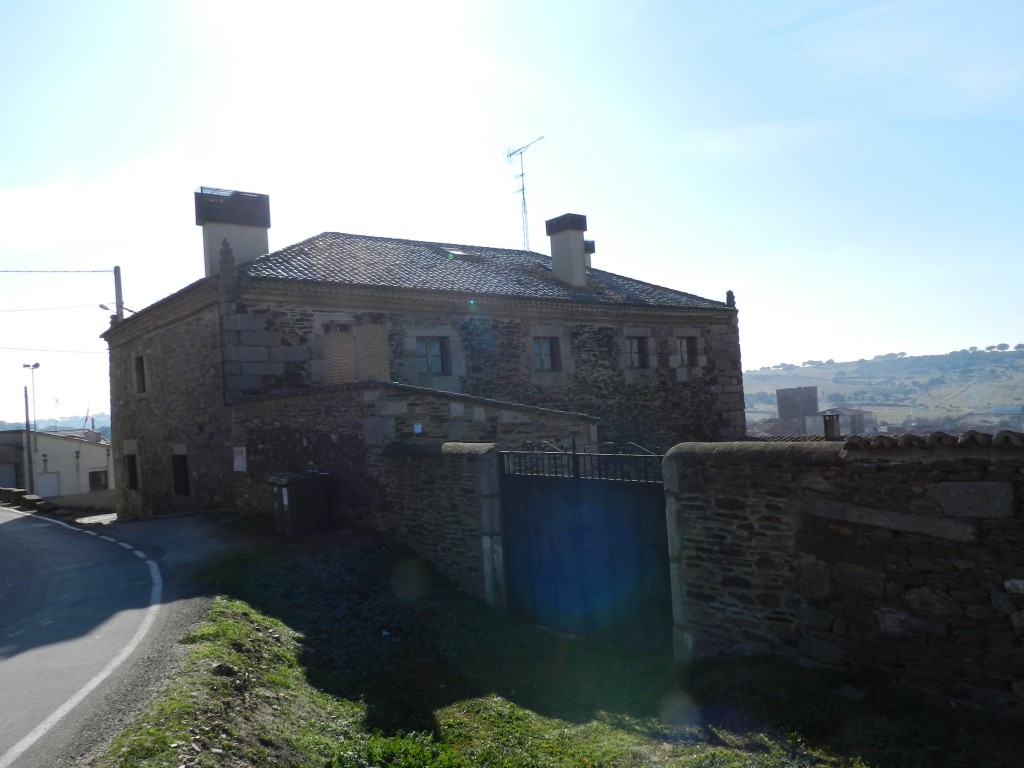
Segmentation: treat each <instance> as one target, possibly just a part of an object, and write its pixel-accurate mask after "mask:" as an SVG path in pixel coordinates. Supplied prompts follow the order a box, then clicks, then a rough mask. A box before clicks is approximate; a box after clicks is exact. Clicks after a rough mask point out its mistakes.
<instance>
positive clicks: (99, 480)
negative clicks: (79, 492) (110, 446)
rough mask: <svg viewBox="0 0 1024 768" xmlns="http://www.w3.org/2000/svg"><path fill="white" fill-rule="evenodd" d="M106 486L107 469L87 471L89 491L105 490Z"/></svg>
mask: <svg viewBox="0 0 1024 768" xmlns="http://www.w3.org/2000/svg"><path fill="white" fill-rule="evenodd" d="M107 488H108V485H107V470H105V469H97V470H95V471H93V472H90V473H89V490H90V491H105V490H107Z"/></svg>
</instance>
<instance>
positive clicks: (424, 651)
mask: <svg viewBox="0 0 1024 768" xmlns="http://www.w3.org/2000/svg"><path fill="white" fill-rule="evenodd" d="M206 576H207V578H208V579H209V580H210V581H211V582H212V583H213V584H215V585H216V588H217V590H218V592H219V593H220V594H221V596H220V597H218V598H217V599H216V600H215V601H214V604H213V608H212V610H211V613H210V618H209V621H208V622H207V623H206V624H204V625H203V626H202V627H200V628H199V629H197V630H196V631H194V632H193V633H191V634H190V635H189V636H187V637H186V638H184V640H183V643H185V644H186V645H187V646H188V648H189V655H188V660H187V662H186V663H185V665H184V668H183V669H182V671H181V674H180V675H178V676H176V678H175V680H174V681H173V682H172V684H171V685H170V687H169V689H168V691H167V692H166V694H165V695H164V696H163V697H162V698H161V700H160V701H159V702H157V703H156V704H155V705H153V706H152V707H151V708H150V709H149V710H148V711H147V712H146V713H144V714H143V715H142V716H141V717H140V718H139V720H138V722H137V723H136V724H134V725H133V726H132V727H130V728H129V729H128V730H127V731H125V733H123V734H122V735H121V736H120V737H119V738H118V739H117V740H116V741H115V742H114V744H113V745H112V746H111V748H110V750H109V751H108V752H107V754H106V755H105V756H104V757H103V758H102V759H100V760H99V761H98V762H96V763H94V765H96V766H99V767H100V768H115V767H116V768H128V767H129V766H131V767H132V768H136V767H137V766H147V767H148V766H152V767H154V768H164V766H167V767H169V768H182V767H183V766H184V767H188V768H193V767H199V766H265V765H278V766H293V767H294V768H300V767H301V768H304V767H305V766H310V767H311V768H312V767H313V766H315V767H316V768H324V767H325V766H329V767H331V768H355V767H360V768H370V767H371V766H373V767H377V766H381V767H384V766H388V767H390V766H394V767H397V768H405V767H408V768H412V767H414V766H415V767H416V768H420V767H421V766H428V767H430V766H432V767H434V768H463V767H466V768H468V767H469V766H494V768H533V767H537V768H541V767H543V768H547V767H548V766H554V767H555V768H558V767H560V766H565V767H566V768H568V767H569V766H573V767H574V768H580V767H591V768H596V767H598V766H601V767H604V768H612V767H622V768H634V767H635V768H641V767H642V766H656V765H664V766H685V767H686V768H697V767H702V768H733V767H735V768H747V767H749V768H797V767H803V766H846V767H849V768H856V767H858V766H860V767H864V766H876V767H877V768H883V767H884V766H900V767H901V768H902V767H903V766H918V765H920V766H925V765H927V766H961V765H988V766H1000V765H1014V764H1016V762H1014V761H1016V760H1017V759H1018V749H1017V745H1018V744H1019V739H1016V738H1014V737H1015V734H1014V733H1013V732H1012V730H1011V729H1010V728H1009V727H1003V726H1001V725H1000V724H999V723H998V722H993V721H991V720H985V719H983V718H980V717H975V716H974V715H973V714H971V713H966V712H962V711H955V712H950V711H948V710H944V709H941V708H938V707H935V706H932V705H929V704H927V703H925V702H921V701H918V700H916V699H913V698H911V697H909V695H908V694H906V693H905V692H903V691H899V690H897V689H894V688H892V687H891V686H889V685H887V684H886V683H885V681H863V680H858V681H850V680H847V679H845V678H843V677H840V676H837V675H831V674H826V673H823V672H821V671H810V670H804V669H800V668H798V667H795V666H793V665H790V664H784V663H782V662H778V661H773V660H747V661H744V662H742V663H740V662H729V663H720V664H707V665H700V666H696V667H693V668H690V669H687V670H680V669H679V668H677V667H676V666H674V665H673V664H672V663H671V662H670V661H669V660H667V659H664V658H657V657H650V656H638V655H631V654H626V653H623V652H622V651H620V650H619V649H617V648H614V647H612V646H610V645H606V644H603V643H599V642H592V641H584V640H578V639H572V638H567V637H564V636H561V635H558V634H555V633H551V632H548V631H545V630H543V629H540V628H538V627H535V626H533V625H530V624H527V623H526V622H523V621H520V620H518V619H516V618H515V617H511V616H506V615H501V614H498V613H495V612H493V611H491V610H489V609H488V608H486V606H484V605H482V604H481V603H480V602H479V601H477V600H475V599H473V598H471V597H468V596H466V595H465V594H462V593H460V592H458V591H457V590H455V589H453V588H452V587H451V585H450V584H449V583H447V582H446V581H445V580H443V579H440V578H438V577H437V576H436V574H435V573H434V572H433V571H431V570H430V569H429V568H427V567H426V566H425V565H424V564H423V563H422V562H421V561H419V560H418V559H416V558H414V557H412V556H410V555H409V553H408V552H407V551H406V550H404V549H403V548H401V547H398V546H396V545H394V544H392V543H390V542H387V541H384V540H382V539H379V538H377V537H372V536H369V535H364V534H359V533H355V532H352V531H342V532H337V533H334V534H331V535H329V536H325V537H322V538H317V539H315V540H313V539H309V540H302V541H296V542H289V543H287V544H285V545H282V546H276V547H274V548H273V549H272V550H269V549H268V550H266V551H258V552H251V553H248V554H246V555H243V556H235V557H231V558H228V559H225V560H222V561H220V562H219V563H218V564H217V565H216V566H215V567H213V568H212V569H210V570H209V572H208V573H207V574H206ZM854 685H855V686H857V687H856V688H852V687H851V686H854ZM844 686H845V688H844ZM851 691H852V692H853V694H855V695H851V693H850V692H851ZM844 693H845V694H846V695H845V696H844V695H843V694H844ZM852 699H856V700H852Z"/></svg>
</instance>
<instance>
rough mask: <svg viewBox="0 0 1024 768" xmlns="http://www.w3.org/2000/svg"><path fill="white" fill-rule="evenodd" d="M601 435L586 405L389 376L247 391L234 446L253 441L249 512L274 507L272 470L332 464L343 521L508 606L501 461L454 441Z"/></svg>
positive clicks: (244, 492) (239, 488) (243, 497)
mask: <svg viewBox="0 0 1024 768" xmlns="http://www.w3.org/2000/svg"><path fill="white" fill-rule="evenodd" d="M417 427H418V431H417ZM593 432H594V420H593V419H590V418H587V417H582V416H579V415H577V414H568V413H560V412H557V411H549V410H545V409H540V408H529V407H523V406H515V405H510V404H507V403H500V402H496V401H492V400H485V399H483V398H476V397H470V396H467V395H457V394H449V393H438V392H433V391H431V390H424V389H421V388H418V387H411V386H405V385H400V384H383V383H380V382H360V383H353V384H345V385H336V386H329V387H320V388H317V389H315V390H308V391H305V392H299V393H292V394H289V395H268V396H262V397H251V398H244V399H242V400H240V401H238V402H237V403H236V404H235V405H234V427H233V430H232V446H234V447H241V448H245V453H246V463H247V467H246V471H245V472H235V473H234V474H233V478H232V480H233V482H232V485H233V490H234V494H235V497H236V499H237V500H238V501H237V503H238V505H239V508H240V509H241V510H242V511H243V512H247V513H260V512H269V511H270V510H271V509H272V504H273V489H272V486H271V485H270V483H268V482H267V476H268V475H269V474H271V473H275V472H286V471H302V470H309V469H315V470H321V471H326V472H329V473H330V474H331V486H332V487H331V496H332V498H331V506H332V513H333V516H334V519H335V521H336V522H338V523H339V524H349V525H357V526H365V527H368V528H372V529H375V530H379V531H384V532H387V533H390V534H392V535H394V536H395V537H396V538H398V539H399V540H400V541H402V542H404V543H406V544H408V545H409V546H411V547H413V549H415V550H416V551H417V553H418V554H420V555H421V556H423V557H424V558H426V559H428V560H429V561H430V562H432V563H433V564H434V565H435V566H436V567H437V568H438V570H439V571H441V572H442V573H444V574H445V575H447V576H449V577H450V578H452V579H453V580H454V581H455V582H456V583H457V584H459V585H460V586H461V587H463V588H465V589H467V590H468V591H471V592H472V593H474V594H478V595H481V596H483V597H485V598H487V599H488V600H489V601H492V604H495V605H500V604H502V602H503V597H502V596H503V594H504V593H503V588H502V587H501V584H502V583H503V579H504V576H503V572H502V571H501V569H500V567H498V565H495V563H498V564H499V565H500V550H501V547H500V536H499V534H498V530H497V526H498V522H497V514H498V513H497V504H498V500H497V495H496V494H497V491H496V489H495V488H494V487H493V485H494V483H495V482H496V478H497V469H496V465H495V467H494V468H492V469H489V470H487V472H490V474H487V472H484V474H482V475H481V474H479V473H480V472H482V471H483V470H480V469H479V466H481V462H485V461H496V460H497V459H496V458H492V459H487V458H486V457H481V456H480V455H478V454H479V453H480V450H479V449H478V447H471V448H465V449H463V450H461V451H455V450H454V449H453V448H451V447H450V446H453V445H456V444H467V443H474V444H480V443H483V444H486V445H487V446H489V447H493V446H494V444H501V445H519V444H520V443H522V442H523V441H524V440H532V441H540V440H548V441H552V442H554V441H564V440H572V439H573V438H575V439H577V440H578V441H579V442H581V443H587V442H592V441H593V440H594V434H593ZM441 446H449V447H448V448H445V449H444V450H442V449H441ZM492 453H493V451H492ZM489 477H493V478H494V480H488V479H487V478H489Z"/></svg>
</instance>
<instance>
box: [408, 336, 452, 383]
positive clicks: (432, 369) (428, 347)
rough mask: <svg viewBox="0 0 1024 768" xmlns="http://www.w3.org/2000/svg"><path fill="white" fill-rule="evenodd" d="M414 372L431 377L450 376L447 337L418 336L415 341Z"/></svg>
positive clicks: (450, 357) (449, 353)
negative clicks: (427, 374)
mask: <svg viewBox="0 0 1024 768" xmlns="http://www.w3.org/2000/svg"><path fill="white" fill-rule="evenodd" d="M416 371H417V373H429V374H431V375H433V376H451V375H452V356H451V350H450V349H449V346H448V337H447V336H420V337H418V338H417V339H416Z"/></svg>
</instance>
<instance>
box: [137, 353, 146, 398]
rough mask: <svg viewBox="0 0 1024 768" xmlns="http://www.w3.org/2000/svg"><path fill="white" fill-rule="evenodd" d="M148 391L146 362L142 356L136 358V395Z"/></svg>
mask: <svg viewBox="0 0 1024 768" xmlns="http://www.w3.org/2000/svg"><path fill="white" fill-rule="evenodd" d="M145 391H146V361H145V360H144V359H143V357H142V355H138V356H136V358H135V393H136V394H142V393H143V392H145Z"/></svg>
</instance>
